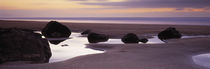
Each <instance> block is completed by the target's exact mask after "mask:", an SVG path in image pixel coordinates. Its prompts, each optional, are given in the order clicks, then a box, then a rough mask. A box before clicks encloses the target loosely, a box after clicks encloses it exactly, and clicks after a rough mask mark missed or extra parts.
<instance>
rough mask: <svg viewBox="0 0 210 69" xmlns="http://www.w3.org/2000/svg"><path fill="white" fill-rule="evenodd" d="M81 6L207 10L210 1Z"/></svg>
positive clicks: (160, 0)
mask: <svg viewBox="0 0 210 69" xmlns="http://www.w3.org/2000/svg"><path fill="white" fill-rule="evenodd" d="M80 1H86V0H80ZM81 4H85V5H102V6H115V7H123V8H126V7H127V8H205V7H210V0H126V1H121V2H100V3H98V2H97V3H88V2H81Z"/></svg>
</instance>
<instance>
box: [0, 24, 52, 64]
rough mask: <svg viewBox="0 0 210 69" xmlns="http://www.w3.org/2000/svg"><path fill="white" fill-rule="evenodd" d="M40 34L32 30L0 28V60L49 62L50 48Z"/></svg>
mask: <svg viewBox="0 0 210 69" xmlns="http://www.w3.org/2000/svg"><path fill="white" fill-rule="evenodd" d="M41 36H42V35H41V34H38V33H34V32H33V31H32V30H26V29H16V28H13V29H0V62H1V63H4V62H9V61H31V62H32V63H46V62H49V59H50V57H51V50H50V47H49V44H48V41H47V40H46V39H43V38H42V37H41Z"/></svg>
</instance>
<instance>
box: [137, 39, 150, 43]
mask: <svg viewBox="0 0 210 69" xmlns="http://www.w3.org/2000/svg"><path fill="white" fill-rule="evenodd" d="M148 41H149V40H148V39H147V38H142V39H139V42H142V43H147V42H148Z"/></svg>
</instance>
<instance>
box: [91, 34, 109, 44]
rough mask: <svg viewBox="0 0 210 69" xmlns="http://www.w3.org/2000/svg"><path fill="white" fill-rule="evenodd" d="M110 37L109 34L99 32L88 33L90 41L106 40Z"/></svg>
mask: <svg viewBox="0 0 210 69" xmlns="http://www.w3.org/2000/svg"><path fill="white" fill-rule="evenodd" d="M108 39H109V36H108V35H104V34H97V33H90V34H88V42H89V43H98V42H105V41H107V40H108Z"/></svg>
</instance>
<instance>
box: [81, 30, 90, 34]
mask: <svg viewBox="0 0 210 69" xmlns="http://www.w3.org/2000/svg"><path fill="white" fill-rule="evenodd" d="M89 33H91V30H85V31H84V32H82V33H81V35H88V34H89Z"/></svg>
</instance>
